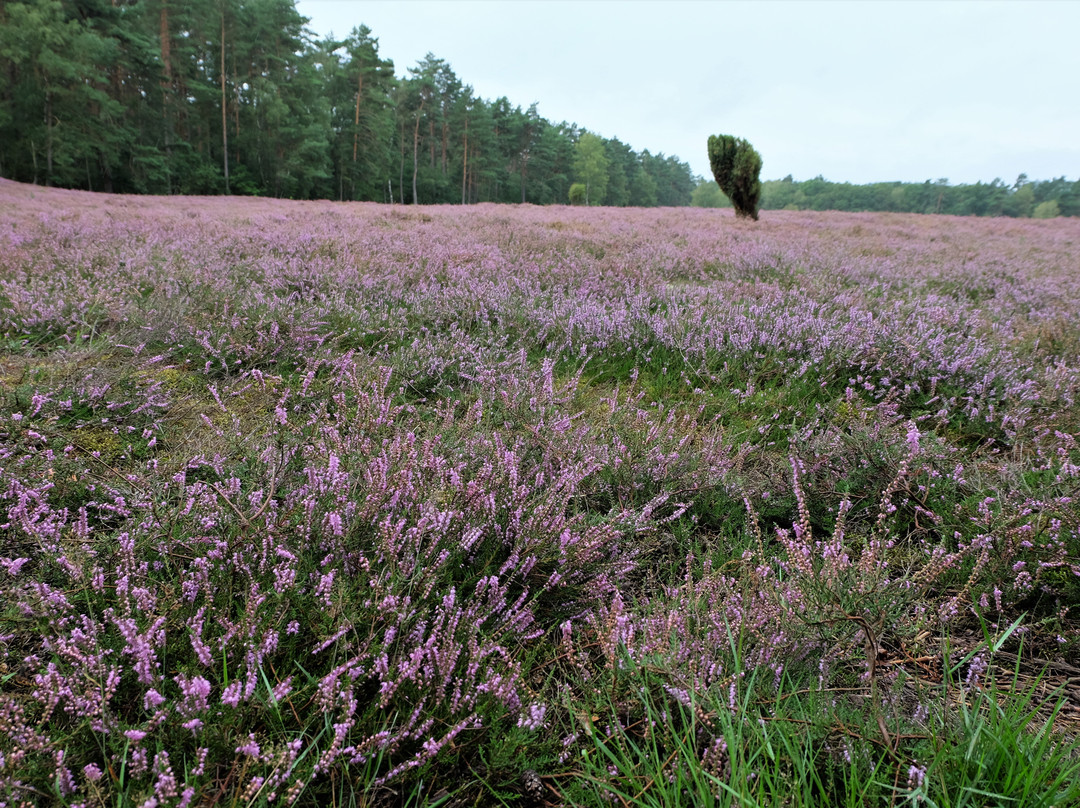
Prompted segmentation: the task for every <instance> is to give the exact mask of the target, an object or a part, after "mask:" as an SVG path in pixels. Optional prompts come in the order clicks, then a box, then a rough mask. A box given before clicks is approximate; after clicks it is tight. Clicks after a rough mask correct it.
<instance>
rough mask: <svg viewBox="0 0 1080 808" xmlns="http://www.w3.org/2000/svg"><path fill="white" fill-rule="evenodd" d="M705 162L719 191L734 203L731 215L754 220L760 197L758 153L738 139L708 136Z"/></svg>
mask: <svg viewBox="0 0 1080 808" xmlns="http://www.w3.org/2000/svg"><path fill="white" fill-rule="evenodd" d="M709 164H710V165H711V166H712V172H713V176H714V177H716V184H717V185H719V186H720V190H721V191H723V192H724V195H725V196H727V198H728V199H730V200H731V204H732V205H734V206H735V215H736V216H738V217H739V218H741V219H746V218H750V219H753V220H754V221H757V218H758V200H759V199H760V198H761V155H760V154H758V153H757V152H756V151H755V150H754V147H753V146H751V145H750V144H749V143H748V142H747V141H745V140H743V139H742V138H736V137H732V136H731V135H711V136H710V137H709Z"/></svg>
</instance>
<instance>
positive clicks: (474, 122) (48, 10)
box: [0, 0, 694, 206]
mask: <svg viewBox="0 0 1080 808" xmlns="http://www.w3.org/2000/svg"><path fill="white" fill-rule="evenodd" d="M306 23H307V19H306V18H304V17H302V16H301V15H300V14H299V12H298V11H297V10H296V8H295V5H294V2H293V0H184V2H178V0H22V1H21V2H10V1H9V2H4V3H0V176H4V177H7V178H10V179H15V180H19V181H22V182H32V183H39V184H44V185H55V186H61V187H67V188H82V189H89V190H95V191H107V192H126V193H147V194H221V193H232V194H259V195H268V196H277V197H290V198H300V199H312V198H328V199H341V200H374V201H380V202H383V201H393V202H408V203H428V204H431V203H475V202H531V203H535V204H550V203H568V202H569V201H570V188H571V186H572V185H574V184H576V183H580V184H583V185H585V186H586V187H587V190H588V193H587V197H588V203H589V204H603V205H620V206H621V205H641V206H651V205H689V204H690V196H691V193H692V191H693V188H694V177H693V175H692V173H691V171H690V168H689V166H688V165H687V164H685V163H683V162H681V161H679V159H678V158H676V157H670V156H665V155H663V154H662V153H660V154H651V153H650V152H649V151H647V150H646V151H641V152H636V151H634V150H633V149H632V148H631V147H630V146H629V145H627V144H626V143H623V142H621V141H620V140H619V139H618V138H602V137H600V136H598V135H596V134H594V133H590V132H588V131H586V130H585V129H583V128H581V127H579V126H577V124H572V123H566V122H562V123H553V122H551V121H549V120H547V119H545V118H544V117H542V116H541V115H540V114H539V113H538V112H537V109H536V105H535V104H533V105H532V106H529V107H528V108H522V107H521V106H518V105H514V104H512V103H511V102H510V101H509V100H508V99H506V98H498V99H496V100H494V101H490V100H486V99H483V98H480V97H478V96H477V95H476V93H475V92H474V90H473V88H472V87H471V86H469V85H467V84H465V83H464V82H463V81H462V80H461V79H460V78H459V77H458V76H457V75H456V74H455V73H454V71H453V69H452V68H451V66H450V65H449V64H447V63H446V62H445V61H444V60H442V59H439V58H436V57H435V56H433V55H431V54H428V56H427V57H425V58H424V59H422V60H421V61H420V62H419V63H418V64H417V65H416V66H414V67H412V68H409V70H408V74H407V75H406V76H405V77H404V78H400V77H397V76H396V75H395V72H394V64H393V62H392V61H391V60H390V59H386V58H383V57H382V55H381V54H380V53H379V43H378V39H377V38H376V37H374V36H373V34H372V32H371V30H370V29H369V28H367V27H366V26H360V27H358V28H354V29H353V31H352V32H351V33H350V35H349V36H348V37H346V38H344V39H332V38H323V39H316V38H314V37H313V35H312V34H311V33H310V32H309V31H307V30H306V29H305V27H304V26H305V24H306Z"/></svg>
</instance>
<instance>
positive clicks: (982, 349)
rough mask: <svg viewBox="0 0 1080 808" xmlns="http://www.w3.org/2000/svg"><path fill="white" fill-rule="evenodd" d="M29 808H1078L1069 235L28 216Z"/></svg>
mask: <svg viewBox="0 0 1080 808" xmlns="http://www.w3.org/2000/svg"><path fill="white" fill-rule="evenodd" d="M0 222H2V228H0V547H2V548H3V549H2V550H0V587H2V590H0V594H2V599H3V600H2V604H3V605H2V606H0V682H2V691H0V795H2V796H0V803H3V804H6V805H12V806H14V805H23V804H26V805H30V804H39V805H40V804H58V805H70V806H76V805H81V806H105V805H109V806H117V805H145V806H166V805H173V806H196V805H211V804H214V805H217V804H220V805H289V804H293V805H312V806H316V805H317V806H325V805H354V806H360V805H366V806H375V805H445V806H451V805H453V806H459V805H460V806H464V805H516V806H545V805H546V806H555V805H595V806H601V805H610V804H615V805H624V806H650V805H657V806H658V805H674V804H684V805H702V806H713V805H721V806H726V805H739V806H743V805H776V806H779V805H785V806H792V805H803V806H812V805H815V806H816V805H847V806H862V805H905V804H909V805H915V804H926V805H940V806H966V805H971V806H975V805H988V804H1001V805H1006V804H1013V805H1024V806H1036V805H1042V806H1052V805H1056V806H1065V805H1070V804H1075V803H1077V802H1078V801H1080V778H1078V777H1077V773H1078V769H1080V752H1078V745H1077V744H1078V742H1077V718H1078V715H1080V713H1078V710H1077V704H1078V701H1080V694H1078V691H1077V685H1076V682H1077V679H1076V675H1077V674H1078V673H1080V671H1078V670H1077V668H1076V667H1074V666H1073V664H1072V663H1070V662H1069V661H1068V660H1070V659H1076V655H1077V648H1078V642H1080V631H1078V627H1080V625H1078V622H1077V614H1076V611H1077V608H1078V606H1080V498H1078V495H1080V490H1078V489H1080V447H1078V445H1077V436H1078V434H1080V404H1078V399H1077V397H1078V394H1080V339H1078V337H1077V334H1080V315H1078V312H1080V280H1078V278H1080V273H1078V272H1077V269H1078V267H1077V261H1076V255H1077V245H1078V244H1080V223H1078V222H1077V221H1076V220H1071V219H1056V220H1050V221H1038V220H1026V221H1008V222H1002V221H987V220H977V219H957V218H949V217H919V216H912V215H899V214H873V215H871V214H819V213H807V212H801V213H800V212H788V211H780V212H775V213H771V212H766V213H765V214H763V215H762V217H761V221H759V222H756V223H751V222H743V221H739V220H737V219H736V218H735V217H734V216H733V215H732V214H731V213H730V212H728V211H711V210H702V209H682V210H677V211H676V210H670V209H669V210H663V211H659V212H658V211H648V210H612V209H607V208H588V207H580V208H578V207H574V208H571V207H565V206H564V207H558V208H555V207H552V208H538V207H522V208H509V207H495V206H474V207H469V208H465V207H447V208H444V207H438V208H435V207H430V208H414V207H409V208H403V207H391V206H381V205H374V204H362V203H356V204H335V203H328V202H327V203H295V202H283V201H271V200H230V199H223V198H217V199H194V198H188V199H150V198H142V199H136V198H132V197H121V196H110V197H101V196H95V195H91V194H88V193H84V192H73V191H60V190H54V189H40V188H31V187H28V186H20V185H15V184H13V183H10V182H4V181H0Z"/></svg>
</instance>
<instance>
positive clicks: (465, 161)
mask: <svg viewBox="0 0 1080 808" xmlns="http://www.w3.org/2000/svg"><path fill="white" fill-rule="evenodd" d="M468 176H469V119H468V118H466V119H465V148H464V155H463V157H462V161H461V204H462V205H464V204H465V182H466V180H467V179H468Z"/></svg>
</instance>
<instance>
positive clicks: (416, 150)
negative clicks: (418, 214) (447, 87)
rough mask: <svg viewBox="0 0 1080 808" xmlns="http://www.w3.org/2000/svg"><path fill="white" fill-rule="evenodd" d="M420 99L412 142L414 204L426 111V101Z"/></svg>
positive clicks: (415, 202) (414, 202)
mask: <svg viewBox="0 0 1080 808" xmlns="http://www.w3.org/2000/svg"><path fill="white" fill-rule="evenodd" d="M425 100H426V99H424V98H421V99H420V107H419V108H418V109H417V110H416V126H415V127H413V140H412V203H413V204H414V205H415V204H417V194H416V172H417V170H418V169H419V167H420V113H422V112H423V111H424V101H425Z"/></svg>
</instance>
